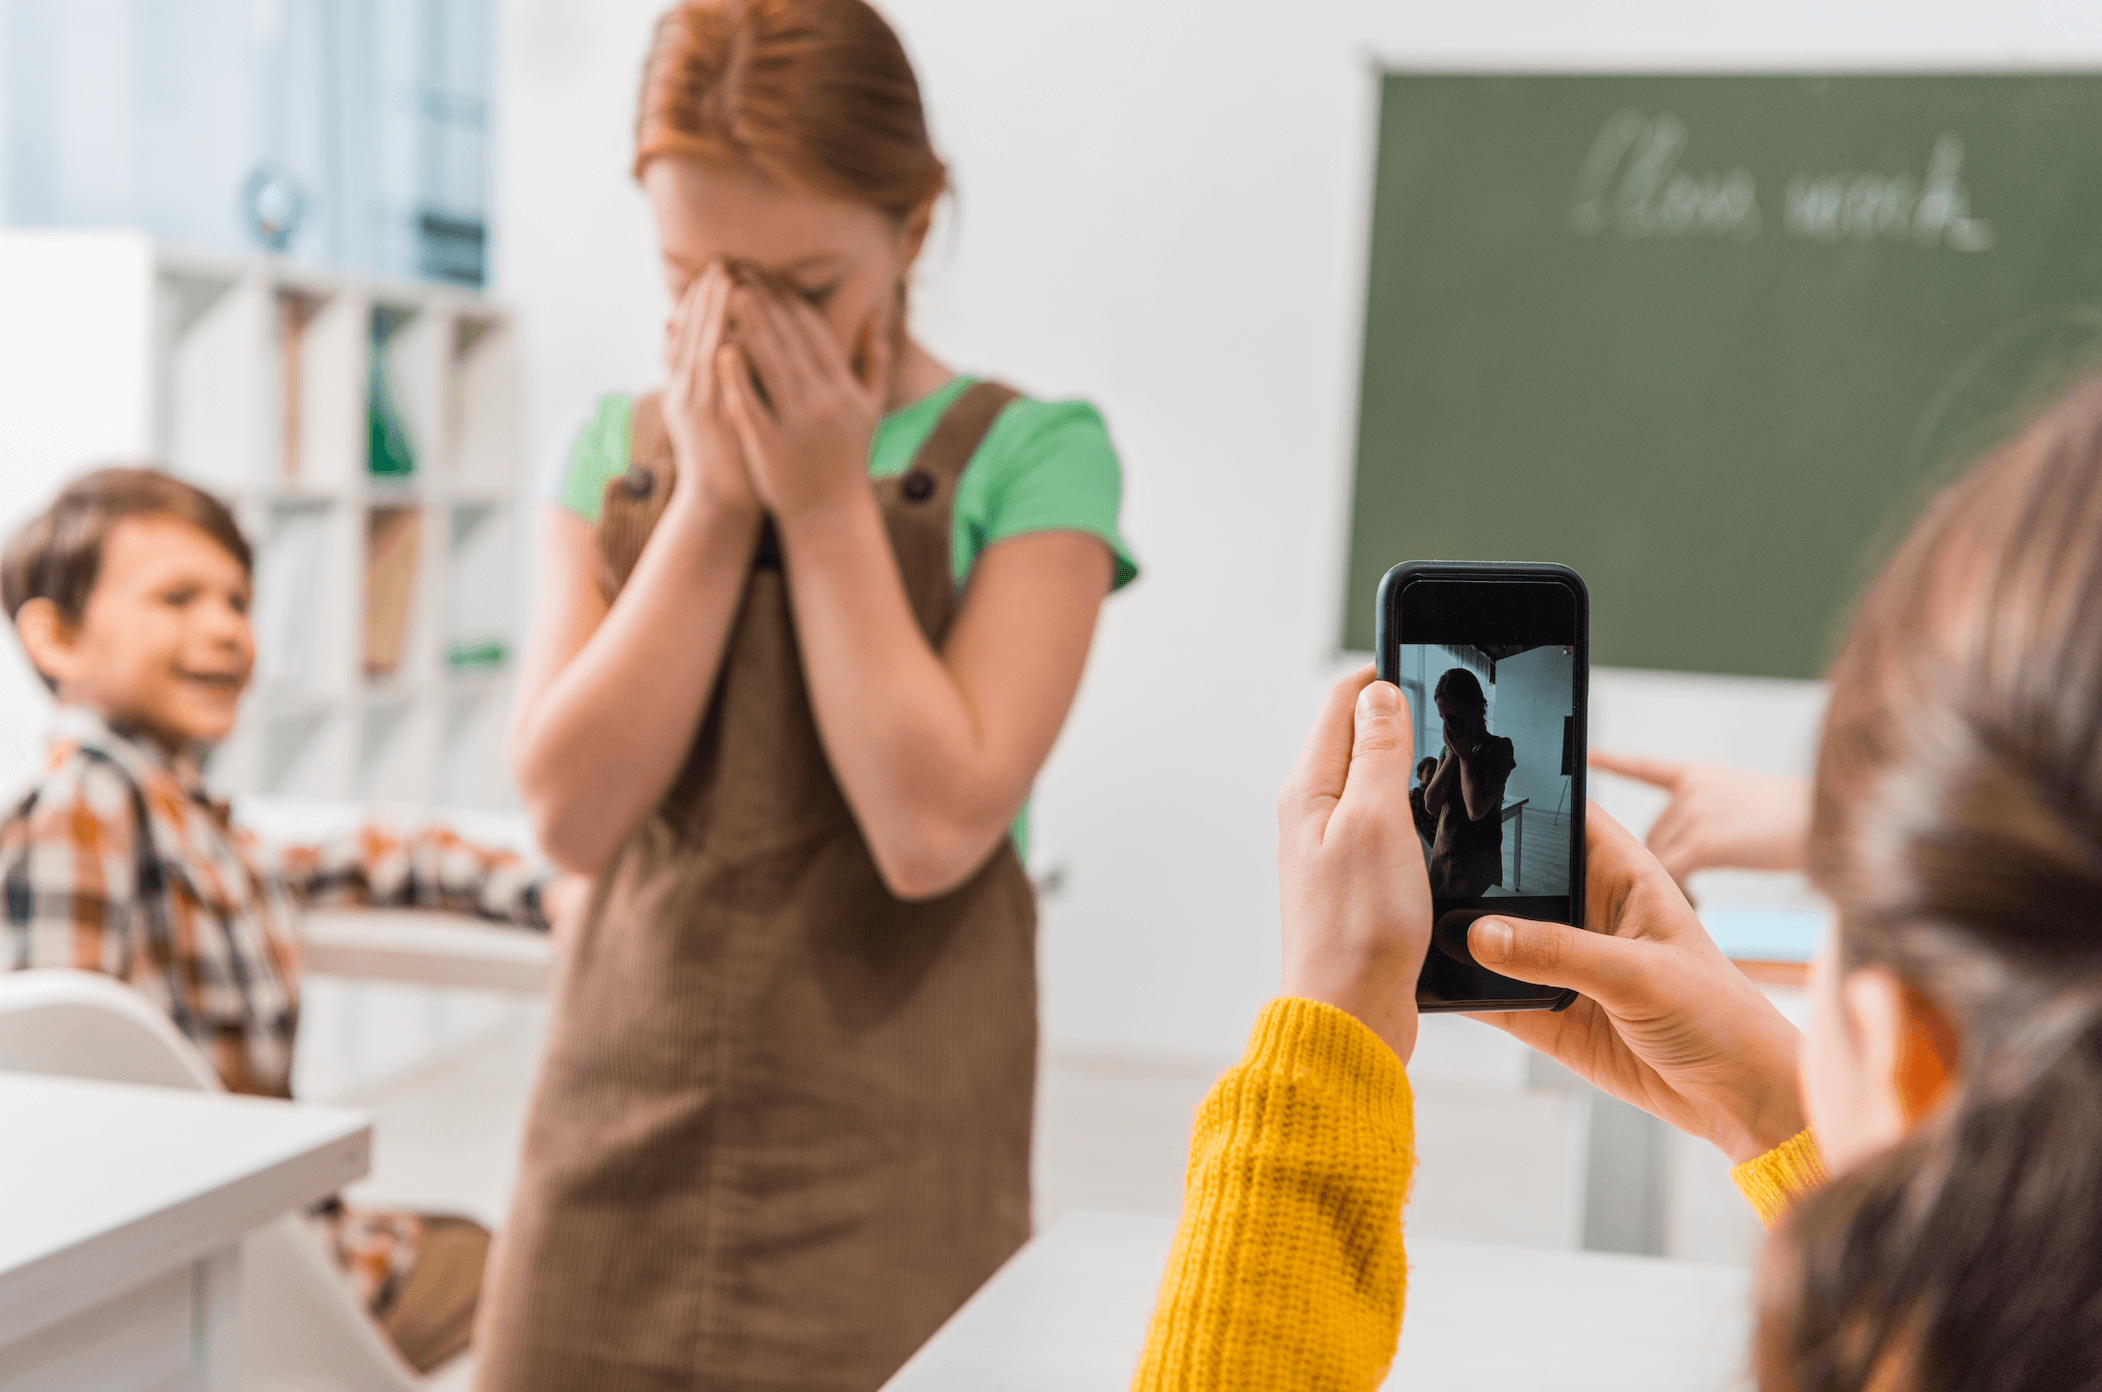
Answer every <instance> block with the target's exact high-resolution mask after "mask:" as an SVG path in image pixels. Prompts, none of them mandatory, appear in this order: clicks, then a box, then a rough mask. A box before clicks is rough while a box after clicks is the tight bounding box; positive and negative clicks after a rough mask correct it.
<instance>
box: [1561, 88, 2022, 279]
mask: <svg viewBox="0 0 2102 1392" xmlns="http://www.w3.org/2000/svg"><path fill="white" fill-rule="evenodd" d="M1687 140H1688V132H1687V129H1686V123H1685V122H1684V121H1682V120H1680V119H1679V117H1678V116H1676V115H1674V114H1673V113H1672V112H1669V111H1660V112H1658V113H1657V114H1656V115H1654V116H1650V115H1645V114H1644V113H1643V112H1640V111H1637V110H1634V109H1633V108H1628V109H1626V110H1622V111H1618V112H1615V113H1614V114H1613V115H1612V116H1611V117H1610V118H1608V119H1607V121H1606V123H1605V124H1604V125H1603V126H1601V127H1600V128H1599V132H1598V135H1597V137H1596V138H1595V139H1593V140H1592V142H1591V149H1590V152H1589V153H1588V154H1586V155H1585V157H1584V163H1583V166H1582V167H1581V168H1580V169H1579V170H1578V171H1577V177H1576V187H1575V189H1574V191H1573V192H1572V194H1571V196H1570V202H1569V212H1568V219H1567V220H1568V224H1569V229H1570V230H1571V231H1572V232H1575V233H1577V234H1578V235H1579V236H1586V237H1594V236H1601V235H1604V234H1606V233H1609V232H1610V233H1616V234H1618V235H1619V236H1621V237H1625V238H1628V239H1630V240H1637V241H1639V240H1643V239H1645V238H1651V237H1713V238H1727V239H1730V240H1734V241H1740V242H1746V241H1750V240H1751V239H1752V238H1754V237H1756V236H1758V235H1759V232H1760V229H1761V226H1762V220H1761V217H1760V211H1759V185H1758V181H1757V180H1756V179H1755V178H1754V177H1753V175H1752V172H1751V171H1750V170H1749V169H1746V168H1745V167H1744V166H1743V165H1735V166H1733V167H1731V168H1729V169H1727V170H1721V171H1715V170H1709V171H1706V172H1702V173H1694V172H1692V171H1690V170H1686V169H1681V168H1680V167H1679V163H1680V160H1681V158H1682V156H1683V155H1684V154H1685V151H1686V144H1687ZM1962 172H1963V142H1962V141H1961V140H1960V139H1958V138H1957V137H1956V135H1955V134H1954V133H1953V132H1951V131H1943V132H1942V133H1941V135H1940V136H1939V137H1937V138H1936V140H1935V142H1934V148H1933V151H1932V153H1931V154H1929V156H1928V158H1927V171H1926V173H1925V175H1924V176H1921V175H1915V174H1913V173H1911V172H1910V171H1903V172H1900V173H1896V174H1888V173H1884V172H1881V171H1878V170H1843V171H1841V172H1839V173H1836V174H1797V175H1794V176H1792V177H1790V178H1789V180H1788V182H1787V185H1786V192H1785V195H1784V197H1783V200H1782V217H1781V226H1782V229H1783V230H1784V231H1785V232H1786V233H1787V234H1788V235H1789V236H1791V237H1797V238H1801V239H1804V240H1807V241H1817V242H1869V241H1880V240H1890V241H1906V240H1909V241H1911V242H1913V243H1914V244H1915V245H1917V246H1920V247H1923V248H1931V247H1939V246H1947V247H1950V248H1952V249H1953V250H1956V251H1965V252H1977V251H1987V250H1990V249H1991V247H1992V246H1993V244H1994V240H1995V238H1994V233H1993V227H1992V224H1991V223H1989V222H1987V221H1985V220H1984V219H1982V218H1975V217H1972V216H1971V196H1970V190H1969V189H1967V188H1966V187H1965V186H1964V183H1963V179H1962Z"/></svg>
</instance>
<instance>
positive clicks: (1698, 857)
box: [1591, 749, 1810, 885]
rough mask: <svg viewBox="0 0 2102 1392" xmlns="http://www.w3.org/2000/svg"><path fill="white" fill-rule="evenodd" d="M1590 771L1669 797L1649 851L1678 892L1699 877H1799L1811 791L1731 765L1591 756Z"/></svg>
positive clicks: (1796, 781) (1807, 833)
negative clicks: (1721, 872) (1718, 873)
mask: <svg viewBox="0 0 2102 1392" xmlns="http://www.w3.org/2000/svg"><path fill="white" fill-rule="evenodd" d="M1591 766H1592V767H1593V768H1601V769H1604V770H1605V771H1606V772H1608V773H1617V774H1619V775H1620V776H1621V777H1623V778H1633V779H1636V780H1638V781H1640V782H1643V783H1647V784H1649V785H1650V786H1651V787H1654V788H1662V789H1664V791H1666V792H1667V793H1670V794H1671V801H1670V802H1668V803H1666V804H1665V805H1664V811H1663V812H1661V813H1659V814H1658V816H1657V820H1656V822H1655V823H1653V824H1652V825H1651V827H1650V829H1649V838H1648V841H1649V848H1650V851H1651V853H1652V854H1654V855H1655V856H1656V857H1657V859H1658V860H1660V861H1662V862H1663V864H1664V869H1665V871H1666V873H1668V874H1669V875H1670V876H1671V877H1672V878H1673V879H1675V880H1677V881H1678V882H1679V883H1680V884H1681V885H1684V884H1685V883H1686V878H1687V876H1689V875H1691V874H1692V873H1693V872H1694V871H1696V870H1707V869H1711V868H1724V867H1728V868H1734V869H1739V870H1800V869H1802V868H1803V862H1804V859H1805V857H1806V855H1807V845H1808V842H1809V839H1810V787H1809V785H1808V784H1806V783H1804V782H1803V781H1802V780H1801V779H1799V778H1778V777H1775V776H1774V775H1773V774H1770V773H1754V772H1752V771H1751V770H1750V769H1742V768H1735V767H1732V766H1731V765H1729V764H1681V763H1674V762H1672V761H1670V760H1667V759H1642V758H1637V757H1635V756H1634V755H1631V754H1609V753H1607V752H1606V751H1604V750H1601V749H1594V750H1593V751H1591Z"/></svg>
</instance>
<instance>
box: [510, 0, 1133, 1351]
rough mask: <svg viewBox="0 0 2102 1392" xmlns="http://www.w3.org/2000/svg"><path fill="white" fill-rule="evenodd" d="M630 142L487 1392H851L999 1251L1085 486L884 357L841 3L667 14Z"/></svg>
mask: <svg viewBox="0 0 2102 1392" xmlns="http://www.w3.org/2000/svg"><path fill="white" fill-rule="evenodd" d="M636 133H637V141H636V162H635V168H636V176H637V178H638V179H639V180H640V182H641V184H642V186H643V189H644V190H645V192H646V194H647V196H648V199H649V204H650V208H651V212H652V215H653V217H654V220H655V224H656V230H657V236H658V249H659V252H660V255H661V258H662V263H663V268H664V273H665V277H666V280H667V284H668V287H669V289H670V291H671V297H672V300H673V302H674V305H675V308H674V310H673V312H672V315H671V320H670V324H669V327H668V331H667V338H666V366H667V377H666V381H665V385H664V388H663V390H662V392H661V394H657V395H651V396H645V397H640V398H630V397H626V396H612V397H607V398H605V399H604V400H603V401H601V402H600V403H599V405H598V407H597V408H596V410H595V411H594V413H593V414H592V415H591V417H590V418H589V420H588V421H587V422H586V423H585V424H584V425H583V426H582V428H581V429H580V430H579V431H578V433H577V434H576V436H575V438H574V442H573V444H572V446H571V448H570V449H569V451H568V452H567V455H566V457H565V459H564V461H563V464H562V468H561V470H560V475H559V478H558V480H557V483H556V486H555V497H554V499H553V500H552V501H551V503H550V505H549V506H548V508H547V509H546V517H545V521H544V523H543V536H544V540H545V552H546V555H547V558H548V559H547V564H546V567H545V574H544V576H543V578H542V581H541V591H540V595H539V607H538V611H537V616H536V619H535V621H534V629H533V635H532V642H531V645H530V648H529V653H528V656H527V659H526V663H525V668H524V672H523V674H522V680H521V691H520V696H519V701H518V707H517V711H516V714H515V717H514V726H513V736H512V761H513V766H514V770H515V772H516V775H517V778H518V783H519V787H520V789H521V791H522V792H523V794H524V797H525V800H526V804H527V807H528V810H529V811H530V813H531V815H532V817H533V820H534V823H535V827H536V830H537V832H538V834H539V836H540V838H541V844H542V845H543V847H544V848H545V849H546V851H547V852H548V854H549V855H550V856H552V857H553V858H554V859H555V860H556V861H557V862H558V863H560V864H562V865H564V866H565V867H567V868H570V869H574V870H578V871H582V872H585V873H588V874H591V875H593V876H595V877H596V887H595V890H594V892H593V895H592V899H591V904H590V908H589V910H588V912H587V913H586V914H585V915H584V916H583V918H582V920H581V922H579V923H577V924H575V925H572V926H571V932H570V941H569V942H568V944H567V950H566V953H565V956H564V961H563V963H562V966H561V969H560V971H559V973H558V981H557V986H556V995H555V1006H554V1018H553V1021H552V1024H551V1028H550V1032H549V1040H548V1052H547V1057H546V1059H545V1061H544V1063H543V1066H542V1071H541V1076H540V1079H539V1083H538V1086H537V1091H536V1095H535V1098H534V1102H533V1108H532V1115H531V1119H530V1122H529V1125H528V1132H527V1137H526V1142H525V1151H524V1159H523V1169H522V1173H521V1177H520V1181H519V1186H518V1190H517V1194H516V1197H515V1200H514V1204H513V1209H512V1214H511V1218H510V1221H509V1223H508V1225H507V1227H506V1229H505V1231H504V1234H503V1237H502V1247H501V1251H500V1255H499V1258H498V1260H497V1262H496V1263H495V1265H494V1268H493V1272H492V1279H491V1293H490V1296H489V1298H488V1299H487V1301H486V1303H485V1310H486V1317H485V1319H484V1321H483V1324H482V1329H481V1347H482V1350H483V1352H482V1359H483V1365H482V1366H483V1385H484V1386H485V1387H489V1388H497V1389H504V1390H505V1392H514V1390H515V1389H529V1388H571V1387H590V1388H593V1389H624V1388H636V1389H641V1388H661V1387H670V1386H679V1387H685V1386H701V1385H705V1386H708V1387H711V1388H754V1389H757V1388H791V1387H792V1388H798V1389H838V1392H872V1389H874V1388H876V1387H877V1386H879V1385H880V1384H881V1383H882V1382H883V1381H884V1380H885V1379H886V1378H887V1377H888V1376H889V1375H890V1373H891V1372H892V1371H893V1370H895V1369H896V1367H897V1366H898V1365H899V1364H900V1363H901V1362H903V1360H904V1359H905V1358H906V1357H907V1356H908V1355H909V1354H910V1353H911V1352H912V1350H913V1349H914V1348H916V1347H917V1346H918V1345H919V1344H920V1343H921V1342H922V1341H923V1340H924V1339H925V1338H926V1337H927V1336H928V1335H929V1334H931V1333H932V1332H933V1331H934V1329H935V1328H936V1327H937V1326H938V1325H939V1324H940V1323H941V1322H942V1321H943V1320H944V1319H945V1318H946V1317H947V1316H948V1315H949V1314H950V1312H951V1311H953V1310H954V1309H955V1308H956V1306H957V1305H959V1304H960V1303H962V1301H963V1300H964V1299H965V1298H966V1297H967V1296H968V1295H970V1293H971V1292H972V1291H973V1290H975V1289H976V1288H977V1286H978V1285H979V1284H980V1283H981V1282H982V1281H983V1280H984V1279H985V1278H986V1277H987V1276H988V1275H990V1274H991V1273H992V1271H993V1270H994V1269H995V1268H996V1267H997V1266H998V1265H999V1264H1000V1262H1001V1261H1003V1260H1004V1259H1005V1258H1006V1257H1007V1256H1008V1254H1009V1253H1011V1252H1012V1251H1013V1250H1014V1248H1015V1247H1016V1246H1017V1245H1019V1244H1020V1243H1021V1241H1022V1240H1023V1239H1024V1238H1025V1237H1026V1236H1027V1233H1028V1226H1029V1153H1030V1126H1031V1112H1032V1105H1033V1092H1034V1080H1035V1071H1036V987H1035V916H1034V904H1033V898H1032V894H1031V890H1030V886H1029V883H1028V880H1027V879H1026V877H1025V876H1024V874H1023V870H1022V861H1021V857H1020V847H1019V843H1020V841H1021V839H1022V837H1023V835H1024V825H1023V822H1022V812H1023V804H1024V801H1025V799H1026V798H1027V796H1028V792H1029V788H1030V784H1031V782H1032V781H1033V779H1034V778H1035V776H1036V773H1037V770H1038V768H1039V767H1040V766H1041V765H1042V763H1043V761H1044V758H1045V757H1046V755H1047V754H1048V753H1049V752H1050V748H1051V745H1052V742H1053V741H1054V740H1055V739H1056V738H1057V735H1058V731H1059V727H1060V725H1061V724H1062V723H1063V721H1064V719H1065V716H1066V711H1067V708H1068V707H1069V705H1070V704H1071V702H1072V699H1073V695H1074V692H1075V690H1076V688H1077V686H1078V684H1079V680H1080V676H1081V671H1082V668H1083V666H1084V664H1085V661H1086V657H1087V651H1088V646H1089V643H1090V640H1091V637H1092V634H1093V631H1094V624H1095V618H1096V613H1097V611H1098V609H1099V607H1100V605H1101V602H1102V600H1103V598H1104V596H1105V595H1106V594H1108V593H1109V592H1110V591H1111V590H1112V589H1114V588H1116V587H1117V586H1118V585H1121V584H1123V583H1124V582H1126V581H1128V580H1129V579H1130V578H1131V577H1132V575H1133V574H1134V573H1135V569H1134V567H1133V565H1132V562H1131V560H1130V557H1129V554H1128V552H1127V551H1126V549H1125V547H1124V544H1123V542H1122V541H1121V539H1120V538H1119V535H1118V532H1117V527H1116V514H1117V502H1118V492H1119V471H1118V464H1117V460H1116V456H1115V454H1114V453H1113V452H1112V450H1111V448H1110V445H1109V441H1108V436H1107V433H1106V431H1105V430H1104V427H1103V425H1102V421H1101V418H1100V417H1099V416H1098V415H1097V414H1096V413H1095V412H1094V410H1093V409H1092V408H1090V407H1088V406H1086V405H1084V404H1081V403H1046V402H1038V401H1031V400H1028V399H1026V398H1021V397H1018V396H1016V395H1015V394H1014V393H1012V392H1011V391H1009V390H1007V389H1006V388H1003V387H999V386H996V385H995V384H992V383H989V382H982V381H978V380H975V379H973V378H971V377H969V376H964V375H960V374H958V373H956V372H954V371H953V370H951V369H950V368H949V367H947V366H945V365H943V364H942V363H941V362H939V361H937V360H936V359H935V358H934V357H933V356H932V355H931V354H930V353H929V352H928V351H927V350H926V349H925V348H924V347H922V346H921V344H920V343H919V342H918V341H917V340H916V339H915V338H914V337H913V336H912V334H911V332H910V328H909V323H908V319H907V315H906V302H907V295H906V290H907V285H908V281H909V278H910V274H911V270H912V267H913V263H914V260H915V258H916V257H917V256H918V254H919V251H920V247H921V244H922V242H923V241H924V239H925V237H926V234H927V230H928V225H929V221H930V218H931V216H932V213H933V207H934V203H935V200H936V199H937V198H938V197H939V196H940V194H941V193H942V192H943V190H944V188H945V187H946V182H947V176H946V171H945V170H944V168H943V166H942V163H941V161H940V160H939V159H938V158H937V157H936V155H935V153H934V151H933V149H932V148H931V146H930V144H929V141H928V138H927V130H926V123H925V119H924V117H923V114H922V112H921V108H920V101H919V92H918V87H917V84H916V82H915V79H914V77H913V74H912V70H911V67H910V65H909V64H908V62H907V60H906V58H905V54H904V51H903V49H902V48H901V46H900V45H899V43H898V40H897V38H896V36H895V35H894V34H893V33H892V32H891V30H890V28H889V27H888V26H887V25H886V24H885V23H884V21H883V20H882V18H881V17H880V16H878V15H877V14H876V13H875V12H874V11H873V10H872V9H870V8H869V7H868V6H867V5H866V4H864V3H862V2H861V0H745V2H744V3H741V4H739V3H731V0H724V3H720V4H712V3H690V4H683V5H680V6H678V7H677V8H675V9H673V10H672V11H670V12H669V13H668V14H666V15H665V16H664V18H663V19H662V20H661V21H660V23H659V25H658V28H657V31H656V35H655V39H654V42H653V45H652V47H651V50H650V53H649V56H648V59H647V61H646V63H645V67H644V75H643V84H642V99H641V113H640V117H639V119H638V121H637V132H636Z"/></svg>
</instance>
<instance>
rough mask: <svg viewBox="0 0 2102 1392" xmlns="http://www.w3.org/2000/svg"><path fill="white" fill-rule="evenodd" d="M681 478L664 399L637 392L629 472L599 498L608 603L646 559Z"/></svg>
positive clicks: (602, 567) (609, 484) (602, 585)
mask: <svg viewBox="0 0 2102 1392" xmlns="http://www.w3.org/2000/svg"><path fill="white" fill-rule="evenodd" d="M677 479H678V469H677V468H676V467H675V465H674V464H673V461H672V453H671V435H670V433H669V432H668V431H667V430H665V428H664V407H663V403H662V401H661V400H660V398H659V397H658V394H657V393H656V392H651V393H650V394H649V395H648V396H638V397H636V398H635V404H634V405H633V406H632V407H630V408H629V412H628V469H627V472H626V473H624V474H621V475H619V476H618V477H616V478H613V479H609V480H608V481H607V483H606V491H605V493H604V495H603V496H602V497H601V499H600V501H599V519H598V527H597V529H596V530H597V532H598V553H599V577H598V578H599V590H600V592H601V593H603V594H604V595H605V597H606V600H607V602H608V603H611V602H612V600H613V597H614V596H615V595H617V594H619V593H620V588H621V586H623V585H625V584H626V583H627V582H628V575H629V573H630V572H632V571H633V570H634V569H635V563H636V562H637V561H638V560H640V559H641V558H642V548H643V546H644V544H645V543H647V542H648V541H649V539H650V532H651V531H652V530H653V529H654V528H655V527H656V525H657V519H658V518H659V517H661V516H663V515H664V507H665V504H667V503H669V502H670V501H671V490H672V485H673V484H674V483H675V482H676V481H677Z"/></svg>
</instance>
